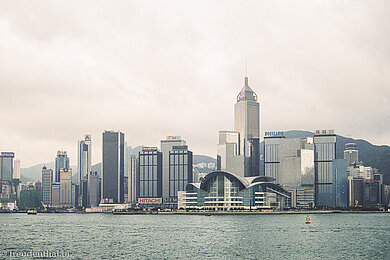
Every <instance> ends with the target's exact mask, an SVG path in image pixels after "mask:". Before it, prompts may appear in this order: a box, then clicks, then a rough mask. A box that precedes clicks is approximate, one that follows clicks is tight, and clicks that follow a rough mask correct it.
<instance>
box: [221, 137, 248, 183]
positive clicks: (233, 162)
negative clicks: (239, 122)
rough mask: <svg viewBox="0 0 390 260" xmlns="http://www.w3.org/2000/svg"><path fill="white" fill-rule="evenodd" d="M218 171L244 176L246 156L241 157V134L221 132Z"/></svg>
mask: <svg viewBox="0 0 390 260" xmlns="http://www.w3.org/2000/svg"><path fill="white" fill-rule="evenodd" d="M217 170H221V171H227V172H231V173H235V174H237V175H239V176H244V155H240V133H239V132H235V131H219V142H218V145H217Z"/></svg>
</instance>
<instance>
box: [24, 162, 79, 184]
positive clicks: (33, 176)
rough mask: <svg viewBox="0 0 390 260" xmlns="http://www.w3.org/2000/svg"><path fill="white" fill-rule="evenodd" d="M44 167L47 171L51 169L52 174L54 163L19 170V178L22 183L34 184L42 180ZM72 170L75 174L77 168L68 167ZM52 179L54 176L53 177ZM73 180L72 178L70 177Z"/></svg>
mask: <svg viewBox="0 0 390 260" xmlns="http://www.w3.org/2000/svg"><path fill="white" fill-rule="evenodd" d="M43 166H46V168H48V169H52V170H53V172H54V162H48V163H40V164H37V165H34V166H31V167H29V168H21V169H20V177H21V179H22V181H23V182H35V181H37V180H41V179H42V168H43ZM70 167H71V168H72V174H73V175H75V174H77V166H75V165H73V166H70ZM53 174H54V173H53ZM53 177H54V176H53ZM72 178H73V177H72Z"/></svg>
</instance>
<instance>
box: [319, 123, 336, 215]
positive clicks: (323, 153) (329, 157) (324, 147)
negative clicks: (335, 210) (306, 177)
mask: <svg viewBox="0 0 390 260" xmlns="http://www.w3.org/2000/svg"><path fill="white" fill-rule="evenodd" d="M329 132H330V131H329ZM334 159H336V135H335V134H334V133H333V132H330V133H329V134H328V133H327V132H324V133H323V134H321V133H317V134H316V135H314V172H315V174H314V197H315V206H316V207H332V206H333V205H334V197H333V174H332V171H333V160H334Z"/></svg>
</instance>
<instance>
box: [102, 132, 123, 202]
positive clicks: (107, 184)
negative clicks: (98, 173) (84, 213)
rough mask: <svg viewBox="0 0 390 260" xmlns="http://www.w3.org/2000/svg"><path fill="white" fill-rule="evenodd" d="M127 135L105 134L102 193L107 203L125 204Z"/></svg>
mask: <svg viewBox="0 0 390 260" xmlns="http://www.w3.org/2000/svg"><path fill="white" fill-rule="evenodd" d="M124 144H125V135H124V134H123V133H121V132H119V131H118V132H114V131H105V132H104V133H103V160H102V183H101V186H102V189H101V190H102V192H101V198H102V199H103V200H104V202H105V203H123V202H124V198H125V196H124V195H125V192H124V161H125V158H124V156H125V151H124V148H125V147H124Z"/></svg>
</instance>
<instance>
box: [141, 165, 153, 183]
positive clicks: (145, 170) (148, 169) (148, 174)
mask: <svg viewBox="0 0 390 260" xmlns="http://www.w3.org/2000/svg"><path fill="white" fill-rule="evenodd" d="M139 178H140V180H141V181H143V180H157V166H141V167H140V169H139Z"/></svg>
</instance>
